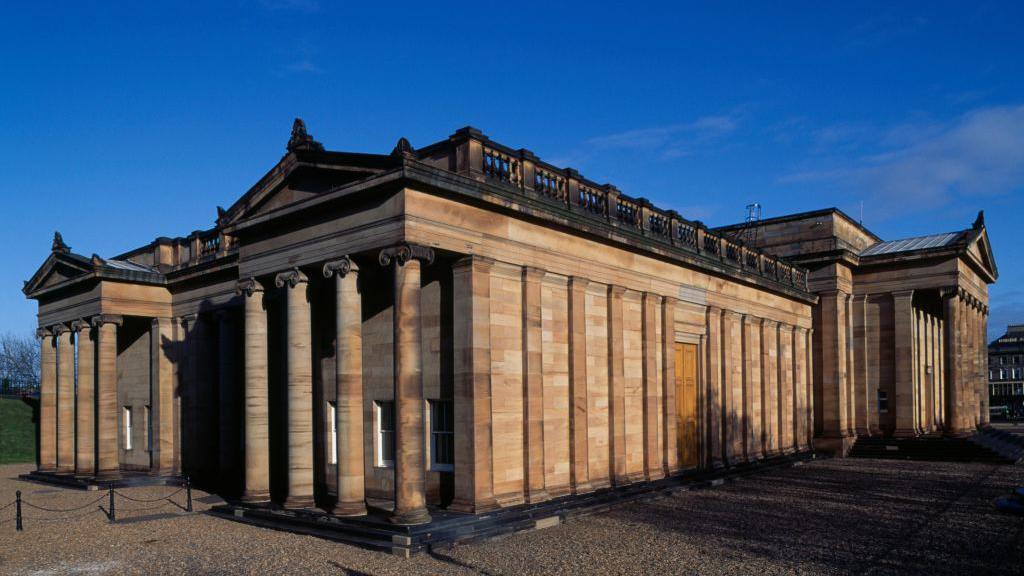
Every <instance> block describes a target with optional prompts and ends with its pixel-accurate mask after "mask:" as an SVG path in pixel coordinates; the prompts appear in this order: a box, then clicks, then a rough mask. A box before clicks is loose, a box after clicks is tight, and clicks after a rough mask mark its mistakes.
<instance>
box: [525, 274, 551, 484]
mask: <svg viewBox="0 0 1024 576" xmlns="http://www.w3.org/2000/svg"><path fill="white" fill-rule="evenodd" d="M543 278H544V271H543V270H538V269H536V268H523V468H524V475H525V478H526V482H525V487H526V502H527V503H532V502H541V501H543V500H547V499H548V494H547V491H546V490H545V488H544V366H543V350H542V347H543V333H542V318H541V301H540V299H541V291H540V289H541V280H542V279H543Z"/></svg>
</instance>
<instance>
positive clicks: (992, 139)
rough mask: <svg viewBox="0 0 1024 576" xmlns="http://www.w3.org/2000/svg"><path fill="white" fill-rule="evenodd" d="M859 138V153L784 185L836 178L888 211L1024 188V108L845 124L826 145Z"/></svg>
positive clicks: (826, 132) (823, 135) (826, 133)
mask: <svg viewBox="0 0 1024 576" xmlns="http://www.w3.org/2000/svg"><path fill="white" fill-rule="evenodd" d="M850 142H853V143H854V144H855V145H856V148H857V150H858V151H860V152H862V153H861V154H860V155H859V156H857V157H855V158H852V159H835V158H832V159H822V163H823V164H826V166H823V167H821V168H813V169H810V170H805V171H802V172H796V173H792V174H789V175H787V176H784V177H783V178H782V179H781V181H782V182H783V183H809V182H818V183H828V184H830V185H833V186H835V187H837V188H839V189H847V190H850V191H855V192H858V193H860V194H861V195H863V196H866V197H868V198H871V199H873V200H875V201H877V202H878V203H879V204H880V206H879V207H880V208H881V211H882V212H886V211H888V210H891V209H895V208H905V207H906V206H907V203H908V202H913V203H915V204H914V205H915V206H916V207H939V206H942V205H945V204H947V203H948V202H949V201H950V200H951V199H953V198H955V197H959V196H978V195H1001V194H1007V193H1010V192H1013V191H1015V190H1018V189H1020V188H1021V187H1024V106H1000V107H988V108H979V109H976V110H973V111H971V112H968V113H967V114H964V115H963V116H961V117H959V118H957V119H955V120H953V121H950V122H945V123H937V122H917V123H905V124H900V125H897V126H892V127H889V128H886V129H868V128H863V127H858V128H857V129H855V130H851V129H848V127H847V126H845V125H837V126H836V127H832V128H825V129H823V130H822V131H819V144H825V143H832V144H833V145H835V146H836V147H837V148H840V149H841V148H842V147H843V144H845V143H850Z"/></svg>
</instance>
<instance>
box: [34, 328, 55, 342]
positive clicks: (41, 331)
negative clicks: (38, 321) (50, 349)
mask: <svg viewBox="0 0 1024 576" xmlns="http://www.w3.org/2000/svg"><path fill="white" fill-rule="evenodd" d="M51 336H53V332H52V331H51V330H50V329H49V328H47V327H46V326H40V327H39V328H36V338H38V339H39V340H46V339H47V338H50V337H51Z"/></svg>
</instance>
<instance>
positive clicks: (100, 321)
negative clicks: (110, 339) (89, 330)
mask: <svg viewBox="0 0 1024 576" xmlns="http://www.w3.org/2000/svg"><path fill="white" fill-rule="evenodd" d="M89 323H90V324H92V326H93V328H99V327H100V326H103V325H104V324H114V325H115V326H121V325H123V324H124V318H122V317H121V316H119V315H116V314H97V315H96V316H93V317H92V318H90V319H89Z"/></svg>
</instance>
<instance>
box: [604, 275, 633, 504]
mask: <svg viewBox="0 0 1024 576" xmlns="http://www.w3.org/2000/svg"><path fill="white" fill-rule="evenodd" d="M625 291H626V289H625V288H623V287H621V286H608V409H609V414H608V443H609V444H608V451H609V454H610V455H611V470H610V475H611V479H612V484H616V485H619V484H627V483H628V482H629V479H628V477H627V474H626V389H625V377H626V375H625V364H624V356H623V355H624V353H625V342H624V338H623V324H622V295H623V294H624V293H625Z"/></svg>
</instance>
